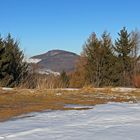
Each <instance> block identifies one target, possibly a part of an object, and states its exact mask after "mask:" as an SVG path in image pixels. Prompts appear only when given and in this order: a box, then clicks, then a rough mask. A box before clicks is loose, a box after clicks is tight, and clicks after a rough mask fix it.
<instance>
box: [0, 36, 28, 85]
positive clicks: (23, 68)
mask: <svg viewBox="0 0 140 140" xmlns="http://www.w3.org/2000/svg"><path fill="white" fill-rule="evenodd" d="M3 48H4V52H3V55H2V58H1V63H0V64H1V65H0V67H1V71H0V75H1V77H0V78H1V79H0V80H1V86H9V87H13V86H17V85H18V84H19V83H20V82H21V80H23V79H24V78H25V76H26V75H27V68H28V65H27V63H26V62H24V54H23V52H22V51H21V50H20V49H19V43H18V42H17V41H15V40H14V39H13V38H12V37H11V35H10V34H9V35H8V36H7V38H6V39H4V40H3Z"/></svg>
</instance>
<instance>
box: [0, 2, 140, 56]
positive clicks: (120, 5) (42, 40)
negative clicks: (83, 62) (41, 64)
mask: <svg viewBox="0 0 140 140" xmlns="http://www.w3.org/2000/svg"><path fill="white" fill-rule="evenodd" d="M0 11H1V12H0V17H1V18H0V33H1V35H2V36H3V37H5V36H6V34H7V33H9V32H10V33H11V34H12V35H13V36H14V37H15V38H16V39H18V40H19V41H20V46H21V48H22V49H23V50H24V51H25V53H26V55H27V56H32V55H35V54H40V53H44V52H46V51H48V50H52V49H64V50H69V51H73V52H76V53H80V52H81V51H82V45H83V44H84V42H85V41H86V40H87V38H88V36H89V35H90V34H91V33H92V32H96V33H97V34H98V35H100V34H101V33H102V32H103V31H104V30H107V31H108V32H110V33H111V35H112V36H113V38H115V37H116V36H117V32H118V31H119V30H120V29H121V28H122V27H123V26H126V27H127V28H128V29H129V31H130V30H132V29H135V28H138V29H140V0H0Z"/></svg>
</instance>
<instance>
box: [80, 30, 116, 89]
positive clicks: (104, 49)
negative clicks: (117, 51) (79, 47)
mask: <svg viewBox="0 0 140 140" xmlns="http://www.w3.org/2000/svg"><path fill="white" fill-rule="evenodd" d="M112 46H113V45H112V41H111V38H110V36H109V34H108V33H107V32H104V33H103V35H102V38H101V39H98V38H97V37H96V34H95V33H94V34H92V35H91V36H90V38H89V39H88V41H87V43H86V45H85V47H84V52H83V54H84V56H85V57H86V58H87V63H86V65H85V70H86V74H87V75H86V79H87V81H88V83H89V84H93V85H94V86H96V87H101V86H111V85H114V82H115V83H116V80H117V78H116V77H115V75H114V74H115V73H114V71H113V69H114V66H115V63H116V62H115V60H116V57H115V56H114V54H113V50H112V48H113V47H112Z"/></svg>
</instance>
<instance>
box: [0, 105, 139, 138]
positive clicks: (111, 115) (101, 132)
mask: <svg viewBox="0 0 140 140" xmlns="http://www.w3.org/2000/svg"><path fill="white" fill-rule="evenodd" d="M0 139H5V140H140V104H130V103H109V104H105V105H97V106H95V107H93V109H89V110H69V111H52V112H51V111H48V112H47V111H46V112H42V113H31V114H28V115H25V116H20V117H18V118H16V119H13V120H10V121H7V122H2V123H0Z"/></svg>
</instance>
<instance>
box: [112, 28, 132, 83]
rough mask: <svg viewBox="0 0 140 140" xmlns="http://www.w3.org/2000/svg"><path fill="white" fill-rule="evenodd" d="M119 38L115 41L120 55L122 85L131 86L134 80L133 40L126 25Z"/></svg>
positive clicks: (116, 49)
mask: <svg viewBox="0 0 140 140" xmlns="http://www.w3.org/2000/svg"><path fill="white" fill-rule="evenodd" d="M118 35H119V38H118V39H117V40H116V41H115V48H114V49H115V52H116V54H117V57H118V63H119V68H118V69H119V70H120V74H119V76H120V85H121V86H130V85H131V81H132V73H131V72H132V58H131V52H132V50H133V42H132V40H131V37H130V33H128V31H127V30H126V28H125V27H124V28H123V29H122V30H121V31H120V33H118Z"/></svg>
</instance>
